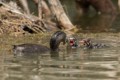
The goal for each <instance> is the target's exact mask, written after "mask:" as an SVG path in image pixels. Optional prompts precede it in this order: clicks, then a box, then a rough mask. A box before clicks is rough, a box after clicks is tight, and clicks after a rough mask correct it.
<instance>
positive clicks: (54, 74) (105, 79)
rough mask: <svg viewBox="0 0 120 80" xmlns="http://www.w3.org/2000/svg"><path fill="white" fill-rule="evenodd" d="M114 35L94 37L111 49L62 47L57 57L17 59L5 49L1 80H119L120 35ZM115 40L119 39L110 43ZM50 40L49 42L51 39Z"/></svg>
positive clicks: (0, 52) (0, 62) (0, 56)
mask: <svg viewBox="0 0 120 80" xmlns="http://www.w3.org/2000/svg"><path fill="white" fill-rule="evenodd" d="M81 35H82V34H76V37H77V38H78V39H79V37H80V36H81ZM93 35H94V34H92V35H90V34H87V35H84V36H82V37H85V36H87V37H93ZM107 35H108V34H107ZM110 35H113V36H112V37H111V36H110ZM110 35H108V37H107V38H103V37H105V36H106V35H104V36H103V35H101V33H100V35H97V37H95V36H94V38H92V40H94V41H98V42H101V43H104V44H108V45H109V46H110V47H109V48H103V49H93V50H84V49H82V48H78V49H76V50H71V49H65V48H66V47H65V46H64V47H63V46H60V49H61V51H60V52H59V54H57V55H50V54H49V52H48V53H46V54H42V55H37V56H36V55H35V56H22V57H16V56H14V55H13V53H12V51H10V50H9V49H1V50H0V73H1V74H0V80H119V79H120V77H119V76H120V70H119V68H120V66H119V62H120V58H119V57H120V56H119V53H120V50H119V49H120V46H119V45H120V42H119V41H118V40H117V39H119V38H118V36H119V35H117V34H110ZM116 36H117V37H116ZM113 37H114V39H115V40H110V39H113ZM99 38H101V39H99ZM10 39H11V38H10ZM46 39H47V40H48V37H47V38H46ZM102 39H103V40H102ZM11 40H12V39H11ZM16 40H17V39H16ZM108 40H109V41H108ZM38 41H39V40H38ZM43 41H44V40H43ZM116 41H118V42H116ZM4 42H5V41H4ZM36 42H37V39H36ZM6 44H8V43H6ZM14 44H15V43H14ZM8 45H10V43H9V44H8ZM4 46H5V45H4ZM10 46H11V45H10Z"/></svg>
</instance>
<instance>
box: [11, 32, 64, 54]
mask: <svg viewBox="0 0 120 80" xmlns="http://www.w3.org/2000/svg"><path fill="white" fill-rule="evenodd" d="M61 42H63V44H65V43H66V33H64V32H63V31H57V32H55V33H54V34H53V35H52V36H51V39H50V43H49V45H50V48H48V47H46V46H44V45H38V44H29V43H28V44H20V45H13V52H14V54H15V55H17V54H19V55H24V53H27V54H32V53H45V52H48V51H53V52H57V51H58V50H59V45H60V43H61Z"/></svg>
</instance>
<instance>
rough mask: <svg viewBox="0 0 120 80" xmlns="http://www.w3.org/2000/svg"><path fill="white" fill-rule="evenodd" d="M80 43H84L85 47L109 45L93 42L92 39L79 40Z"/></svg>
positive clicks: (92, 47)
mask: <svg viewBox="0 0 120 80" xmlns="http://www.w3.org/2000/svg"><path fill="white" fill-rule="evenodd" d="M79 44H80V45H84V49H98V48H105V47H108V45H105V44H102V43H92V41H91V39H82V40H80V41H79ZM80 45H79V46H80Z"/></svg>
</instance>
